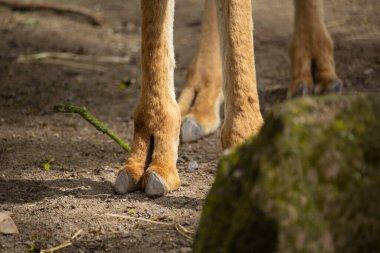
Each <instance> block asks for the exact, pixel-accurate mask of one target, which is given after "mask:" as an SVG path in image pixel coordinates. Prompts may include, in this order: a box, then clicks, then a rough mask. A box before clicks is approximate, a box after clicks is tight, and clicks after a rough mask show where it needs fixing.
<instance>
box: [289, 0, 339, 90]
mask: <svg viewBox="0 0 380 253" xmlns="http://www.w3.org/2000/svg"><path fill="white" fill-rule="evenodd" d="M294 4H295V9H296V13H295V26H294V36H293V41H292V44H291V48H290V56H291V60H292V78H293V81H292V84H291V85H290V87H289V90H288V97H297V96H304V95H309V94H312V93H313V92H315V93H318V94H319V93H328V92H337V93H340V92H341V90H342V82H341V81H340V80H339V78H338V77H337V75H336V72H335V63H334V55H333V41H332V39H331V37H330V34H329V33H328V31H327V29H326V26H325V24H324V20H323V6H322V1H321V0H295V1H294ZM313 68H315V69H313Z"/></svg>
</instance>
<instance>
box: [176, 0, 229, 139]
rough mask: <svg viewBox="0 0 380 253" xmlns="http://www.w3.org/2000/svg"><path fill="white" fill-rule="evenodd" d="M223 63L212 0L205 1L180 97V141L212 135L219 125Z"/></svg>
mask: <svg viewBox="0 0 380 253" xmlns="http://www.w3.org/2000/svg"><path fill="white" fill-rule="evenodd" d="M222 102H223V94H222V64H221V59H220V49H219V36H218V27H217V17H216V8H215V1H214V0H210V1H209V0H206V1H205V8H204V14H203V26H202V33H201V40H200V44H199V48H198V51H197V53H196V55H195V57H194V59H193V61H192V63H191V65H190V67H189V69H188V73H187V77H186V84H185V86H184V89H183V90H182V93H181V96H180V98H179V102H178V103H179V106H180V108H181V115H182V129H181V141H182V142H189V141H194V140H197V139H199V138H201V137H203V136H206V135H208V134H210V133H213V132H215V130H216V129H217V128H218V127H219V125H220V105H221V103H222Z"/></svg>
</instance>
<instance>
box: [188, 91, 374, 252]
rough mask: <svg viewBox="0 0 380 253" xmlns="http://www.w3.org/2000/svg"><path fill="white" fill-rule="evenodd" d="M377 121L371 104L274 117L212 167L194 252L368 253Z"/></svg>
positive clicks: (329, 102)
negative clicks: (215, 168)
mask: <svg viewBox="0 0 380 253" xmlns="http://www.w3.org/2000/svg"><path fill="white" fill-rule="evenodd" d="M379 118H380V99H379V96H378V95H372V96H370V95H358V96H346V97H341V96H338V97H334V96H331V97H323V98H319V99H310V98H308V99H301V100H296V101H292V102H289V103H286V104H285V105H281V106H279V107H277V108H275V109H274V110H273V112H272V113H270V115H269V116H268V117H267V118H266V120H265V122H266V123H265V125H264V127H263V129H262V131H261V132H260V134H259V135H258V136H257V137H255V138H252V139H250V140H249V141H248V142H247V143H245V144H243V145H241V146H239V147H238V148H236V149H234V150H232V151H231V152H230V153H229V154H228V155H227V156H225V157H223V158H222V159H221V162H220V165H219V169H218V173H217V178H216V181H215V183H214V185H213V187H212V189H211V191H210V193H209V195H208V197H207V200H206V204H205V207H204V210H203V213H202V218H201V222H200V226H199V229H198V233H197V235H196V241H195V245H194V250H195V252H308V253H310V252H311V253H313V252H345V253H346V252H375V250H376V249H378V248H380V212H379V210H380V201H379V200H380V199H379V196H380V171H379V168H380V166H379V165H380V158H379V157H380V131H379V129H380V120H379ZM358 238H359V239H358Z"/></svg>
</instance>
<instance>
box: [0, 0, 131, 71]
mask: <svg viewBox="0 0 380 253" xmlns="http://www.w3.org/2000/svg"><path fill="white" fill-rule="evenodd" d="M0 1H1V0H0ZM46 59H62V60H71V61H87V62H100V63H115V64H126V63H129V62H130V59H129V58H128V57H117V56H108V55H106V56H98V55H83V54H73V53H63V52H41V53H37V54H30V55H20V56H19V57H18V58H17V59H16V62H21V63H26V62H39V61H42V60H46Z"/></svg>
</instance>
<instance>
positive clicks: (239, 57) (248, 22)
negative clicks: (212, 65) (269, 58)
mask: <svg viewBox="0 0 380 253" xmlns="http://www.w3.org/2000/svg"><path fill="white" fill-rule="evenodd" d="M216 1H217V13H218V23H219V34H220V38H221V55H222V63H223V64H222V68H223V92H224V99H225V121H224V124H223V128H222V146H223V148H229V147H231V146H234V145H236V144H239V143H241V142H242V141H244V140H245V139H246V138H247V137H249V136H251V135H252V134H255V133H257V132H258V130H259V129H260V128H261V126H262V124H263V119H262V117H261V113H260V108H259V98H258V93H257V87H256V70H255V64H254V52H253V21H252V4H251V0H216Z"/></svg>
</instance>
